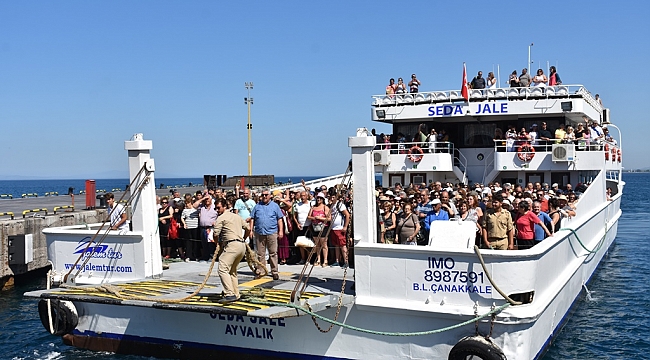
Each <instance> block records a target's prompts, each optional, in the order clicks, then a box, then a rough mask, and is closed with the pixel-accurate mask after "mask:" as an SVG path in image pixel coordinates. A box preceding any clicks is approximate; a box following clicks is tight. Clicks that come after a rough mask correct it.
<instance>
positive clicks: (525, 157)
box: [517, 144, 535, 162]
mask: <svg viewBox="0 0 650 360" xmlns="http://www.w3.org/2000/svg"><path fill="white" fill-rule="evenodd" d="M517 157H518V158H519V160H521V161H525V162H530V161H531V160H533V158H534V157H535V148H534V147H533V145H531V144H523V145H521V146H520V147H519V148H518V149H517Z"/></svg>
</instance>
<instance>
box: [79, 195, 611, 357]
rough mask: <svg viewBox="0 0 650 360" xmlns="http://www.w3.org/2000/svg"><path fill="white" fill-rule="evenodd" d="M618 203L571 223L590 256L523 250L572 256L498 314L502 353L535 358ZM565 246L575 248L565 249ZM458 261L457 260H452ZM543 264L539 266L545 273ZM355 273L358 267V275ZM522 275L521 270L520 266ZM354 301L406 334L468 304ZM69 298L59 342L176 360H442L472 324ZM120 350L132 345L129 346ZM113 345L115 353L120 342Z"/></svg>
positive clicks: (354, 312)
mask: <svg viewBox="0 0 650 360" xmlns="http://www.w3.org/2000/svg"><path fill="white" fill-rule="evenodd" d="M619 202H620V197H618V199H616V200H615V201H613V202H608V204H606V205H607V206H606V207H603V208H602V209H600V210H599V211H596V212H595V213H594V214H593V215H592V216H591V217H590V218H589V219H587V220H586V221H585V222H584V223H582V224H575V226H576V227H577V233H578V235H579V236H580V237H581V240H582V241H583V243H584V245H585V247H587V248H596V247H599V250H598V251H597V252H596V253H595V254H593V255H591V256H587V255H586V251H584V249H582V248H581V247H580V245H579V244H578V242H577V241H576V240H575V237H572V239H571V240H569V239H563V240H559V239H558V241H549V242H548V243H547V244H548V245H547V246H545V245H546V244H542V245H538V246H537V247H535V248H534V249H538V250H539V251H538V255H532V256H531V257H532V258H534V259H535V260H536V261H534V263H535V264H543V263H545V262H551V263H552V262H555V261H560V259H559V258H560V256H559V254H560V253H563V254H570V256H571V257H573V258H574V260H573V261H569V262H568V263H567V266H565V267H563V268H558V269H557V271H556V272H555V273H547V274H548V276H536V277H535V278H537V279H540V280H541V281H545V282H547V283H548V286H549V290H550V289H553V288H556V287H557V291H540V292H538V293H536V295H535V296H536V298H535V301H533V302H532V303H531V304H526V305H521V306H517V307H510V308H506V309H505V310H504V311H503V312H501V313H500V314H499V315H498V316H497V319H496V322H495V325H494V330H493V332H492V339H493V341H494V343H495V344H496V345H497V346H499V347H500V348H501V349H502V350H503V351H504V353H505V355H506V357H507V358H508V359H533V358H538V357H540V356H541V355H542V354H543V351H544V349H545V348H546V347H547V346H548V345H549V344H550V342H551V340H552V339H553V337H554V336H555V335H557V333H558V332H559V330H560V328H561V326H562V325H563V324H564V323H565V322H566V320H567V319H568V318H569V315H570V311H571V309H572V307H573V306H574V305H576V302H577V301H578V300H579V298H580V296H581V294H582V292H583V285H584V284H586V283H587V282H588V281H589V279H590V278H591V276H592V275H593V273H594V271H595V270H596V268H597V266H598V264H599V263H600V261H601V260H602V258H603V256H604V255H605V254H606V253H607V251H608V249H609V247H610V246H611V244H612V243H613V242H614V239H615V237H616V231H617V224H618V218H619V216H620V211H619ZM610 215H611V218H610V219H608V220H609V224H608V229H609V230H608V232H607V236H606V238H605V240H604V242H603V243H602V246H598V243H599V242H600V240H601V237H602V236H603V234H604V225H603V224H604V218H605V217H607V216H610ZM588 234H591V236H589V235H588ZM416 249H417V250H420V249H421V248H420V247H418V248H416ZM421 250H425V249H421ZM574 251H575V254H572V252H574ZM358 252H359V253H363V251H358ZM496 255H499V254H496ZM362 256H363V255H362ZM420 256H434V257H446V256H453V257H455V258H456V259H461V258H462V256H468V257H469V258H471V254H458V252H452V251H448V252H445V251H428V250H427V251H426V252H424V254H420ZM491 256H493V253H492V254H490V253H489V252H487V251H486V252H485V253H484V258H485V259H486V261H487V262H488V263H490V258H491ZM531 260H532V259H531ZM459 261H460V260H456V262H457V263H458V262H459ZM472 261H473V262H474V263H476V261H475V260H472ZM513 263H514V264H517V262H513V261H510V262H509V263H508V264H513ZM492 265H493V266H492V267H493V269H494V270H495V272H494V273H493V277H494V278H495V281H496V282H497V283H498V282H499V280H497V279H499V278H500V277H504V275H503V274H501V273H500V272H499V271H498V267H497V265H496V262H495V263H494V264H492ZM551 268H552V266H551V267H549V268H548V270H546V271H551V270H550V269H551ZM539 275H542V274H539ZM358 276H361V275H360V274H359V273H357V277H358ZM521 276H522V277H525V272H522V273H521ZM496 297H498V294H496V296H495V298H496ZM434 298H435V296H434ZM361 300H362V302H363V299H361ZM359 302H360V301H359V299H358V300H357V303H355V304H349V305H346V306H344V307H343V309H342V311H341V315H340V317H339V321H341V322H343V323H345V324H346V325H349V326H355V327H360V328H364V329H372V330H377V331H385V332H414V331H426V330H432V329H438V328H444V327H448V326H452V325H455V324H458V323H460V322H463V321H466V320H469V319H471V318H472V317H473V310H472V308H471V307H465V308H461V307H455V308H451V309H450V310H449V311H447V312H446V313H443V312H441V311H430V310H422V311H418V310H416V309H415V307H416V305H417V306H419V305H420V304H412V305H413V306H412V309H404V308H406V307H404V308H403V309H397V308H395V307H391V306H390V304H386V305H385V306H381V305H377V306H374V305H371V304H369V302H366V304H359ZM501 303H503V302H500V303H498V304H501ZM75 306H76V307H77V310H78V313H79V314H80V319H79V325H78V326H77V328H76V329H75V331H74V333H73V334H74V336H72V337H70V336H67V339H68V342H69V341H70V339H72V338H77V339H76V340H75V342H76V343H75V345H77V346H79V345H80V343H79V342H78V341H79V339H80V338H81V337H86V336H88V337H92V338H96V339H102V340H100V341H99V343H102V341H108V342H110V341H115V340H120V341H121V342H122V343H123V344H126V343H130V342H133V344H139V345H138V346H139V347H140V349H142V350H144V349H147V350H146V352H144V353H145V354H150V355H151V354H153V353H152V351H153V350H151V349H152V348H156V347H158V348H165V349H167V347H170V348H171V349H174V350H173V352H165V354H164V356H165V357H178V358H184V357H187V356H188V354H196V352H197V351H198V352H200V353H201V354H203V355H205V353H203V351H207V353H209V354H212V355H214V356H215V357H216V356H217V355H219V354H224V353H242V354H249V355H250V356H253V357H256V356H260V357H268V356H276V357H278V358H292V357H295V358H311V357H313V358H350V359H367V358H378V359H396V358H411V359H432V358H434V359H437V358H447V356H448V354H449V351H450V349H451V348H452V347H453V345H454V344H455V343H456V342H457V341H458V340H459V339H461V338H462V337H464V336H468V335H473V334H474V331H475V330H474V325H473V324H470V325H466V326H463V327H461V328H458V329H455V330H451V331H446V332H443V333H439V334H434V335H427V336H411V337H394V336H380V335H370V334H364V333H360V332H357V331H353V330H350V329H346V328H341V327H338V326H335V327H334V328H333V329H332V331H331V332H329V333H325V334H324V333H321V332H319V331H318V329H316V327H315V326H314V325H313V323H312V319H311V317H309V316H298V317H289V318H281V319H265V318H257V317H248V316H245V315H244V316H237V315H225V314H216V313H215V314H209V313H197V312H188V311H175V310H166V309H156V308H143V307H139V306H123V305H122V306H120V305H107V304H97V303H88V302H76V303H75ZM433 307H435V306H433ZM436 308H437V307H436ZM488 310H489V307H488V306H481V308H480V310H479V313H485V312H487V311H488ZM334 312H335V309H329V310H326V311H323V312H320V313H319V314H321V315H323V316H326V317H328V318H333V317H334ZM319 323H320V324H321V327H323V328H327V326H328V324H327V323H325V322H323V321H319ZM489 328H490V324H489V321H488V320H483V321H481V323H480V325H479V331H480V332H481V333H482V334H487V333H488V332H489ZM148 345H152V346H148ZM122 347H123V348H124V345H122ZM126 348H128V349H131V346H128V347H126ZM126 348H125V349H126ZM95 350H99V348H95ZM116 350H117V351H119V348H117V349H116ZM127 352H133V350H129V351H127ZM159 356H163V355H160V354H159Z"/></svg>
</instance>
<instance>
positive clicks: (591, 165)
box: [371, 85, 622, 187]
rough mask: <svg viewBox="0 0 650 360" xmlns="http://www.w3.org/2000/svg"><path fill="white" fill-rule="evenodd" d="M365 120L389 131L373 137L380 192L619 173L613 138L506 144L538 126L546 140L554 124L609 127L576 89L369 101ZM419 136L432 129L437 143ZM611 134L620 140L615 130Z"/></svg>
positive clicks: (595, 104)
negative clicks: (368, 118)
mask: <svg viewBox="0 0 650 360" xmlns="http://www.w3.org/2000/svg"><path fill="white" fill-rule="evenodd" d="M371 113H372V116H371V117H372V120H373V121H377V122H383V123H389V124H392V126H393V129H392V131H393V133H392V135H389V136H387V139H380V138H379V137H380V136H379V134H376V135H377V144H378V145H377V147H376V148H375V151H374V154H373V157H374V164H375V170H376V172H377V173H381V174H382V175H383V176H382V186H384V187H392V186H394V185H395V184H396V183H400V184H403V185H408V184H411V183H426V184H428V183H431V182H434V181H441V182H442V183H445V182H452V183H465V184H468V183H483V184H487V183H489V182H493V181H498V182H500V183H511V184H521V185H525V184H527V183H529V182H533V183H534V182H540V183H543V182H546V183H549V184H552V183H558V184H559V185H560V187H564V186H565V185H566V184H568V183H571V184H574V185H575V184H577V183H585V182H590V180H592V179H593V178H594V177H595V176H596V175H597V174H598V172H599V171H600V170H602V169H606V170H610V171H612V173H618V172H620V170H621V169H622V167H621V164H622V157H621V155H622V154H621V148H620V146H619V145H617V144H620V139H618V142H616V141H612V142H605V141H600V140H599V141H591V142H590V141H588V140H579V141H563V140H556V139H553V140H552V141H542V140H536V141H525V140H522V139H521V138H519V139H507V138H506V134H507V132H508V129H509V128H511V127H514V130H515V131H516V133H517V134H519V133H520V131H521V130H522V129H525V131H526V132H528V131H531V129H532V127H533V125H537V129H538V132H539V130H541V127H542V124H543V123H545V124H546V128H547V130H549V131H550V133H551V135H552V136H553V137H554V136H555V130H556V129H558V128H559V127H560V126H561V125H564V126H565V127H568V126H571V127H573V128H574V129H577V128H578V124H585V123H586V122H587V121H588V122H591V121H595V122H596V123H597V124H598V126H599V127H600V129H601V130H600V131H602V128H603V127H605V126H607V127H608V128H609V130H610V131H611V129H614V128H616V126H614V125H612V124H610V122H609V110H608V109H607V108H604V107H603V106H602V105H601V104H600V102H599V101H598V100H596V99H595V98H594V97H593V96H592V95H591V93H590V92H589V91H588V90H587V89H586V88H585V87H584V86H582V85H559V86H548V87H544V88H541V87H534V88H503V89H470V91H469V99H468V100H466V99H465V98H463V97H462V96H461V92H460V91H456V90H447V91H431V92H422V93H412V94H401V95H397V94H396V95H375V96H373V97H372V112H371ZM583 126H586V125H583ZM585 128H586V127H585ZM586 129H587V130H588V128H586ZM616 129H617V128H616ZM420 130H422V131H423V133H424V136H427V135H429V134H430V133H431V131H432V130H435V132H436V133H437V134H438V136H437V137H436V139H435V140H434V139H429V140H428V141H421V138H420V136H418V135H419V132H420ZM615 135H617V136H619V137H620V134H619V132H618V131H616V132H615ZM386 140H387V141H388V142H385V141H386Z"/></svg>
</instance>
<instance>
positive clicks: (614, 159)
mask: <svg viewBox="0 0 650 360" xmlns="http://www.w3.org/2000/svg"><path fill="white" fill-rule="evenodd" d="M612 161H616V147H615V146H612Z"/></svg>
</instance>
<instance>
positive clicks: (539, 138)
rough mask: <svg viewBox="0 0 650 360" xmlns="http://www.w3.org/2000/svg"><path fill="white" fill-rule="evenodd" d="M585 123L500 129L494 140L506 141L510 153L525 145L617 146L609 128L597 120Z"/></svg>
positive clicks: (585, 119) (585, 121)
mask: <svg viewBox="0 0 650 360" xmlns="http://www.w3.org/2000/svg"><path fill="white" fill-rule="evenodd" d="M583 121H584V122H580V123H578V124H576V127H575V129H574V127H573V126H571V125H569V126H566V125H564V124H560V125H559V127H558V128H557V129H555V130H551V129H549V128H548V126H547V124H546V122H545V121H543V122H541V127H538V126H537V124H533V125H532V126H531V127H530V129H529V130H528V131H527V130H526V128H521V129H520V130H519V131H517V129H516V127H515V126H514V125H509V126H508V130H507V131H506V132H505V134H504V133H503V131H502V130H501V129H500V128H497V129H496V130H495V134H494V139H495V140H504V141H505V145H506V148H507V149H508V151H514V150H515V148H516V147H517V146H518V145H522V144H524V143H528V144H532V145H550V144H576V145H584V146H585V148H589V147H590V146H591V145H597V146H598V148H600V145H602V144H605V143H608V144H611V145H616V140H615V139H614V138H612V136H611V135H610V133H609V129H607V127H606V126H605V127H601V126H600V125H599V124H598V122H597V121H596V120H589V118H587V117H586V116H585V117H583Z"/></svg>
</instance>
